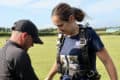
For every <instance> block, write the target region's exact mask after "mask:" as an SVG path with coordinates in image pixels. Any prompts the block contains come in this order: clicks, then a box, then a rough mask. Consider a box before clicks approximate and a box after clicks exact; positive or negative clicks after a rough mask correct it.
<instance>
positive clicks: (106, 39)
mask: <svg viewBox="0 0 120 80" xmlns="http://www.w3.org/2000/svg"><path fill="white" fill-rule="evenodd" d="M56 38H57V37H56V36H49V37H41V39H42V40H43V41H44V45H38V44H37V45H34V47H32V48H30V49H29V51H28V52H29V54H30V57H31V61H32V65H33V67H34V70H35V72H36V74H37V76H38V77H39V79H40V80H44V78H45V77H46V76H47V74H48V72H49V70H50V68H51V67H52V65H53V63H54V61H55V59H56V52H57V51H56ZM6 39H8V38H6V37H1V38H0V47H1V46H3V45H4V43H5V41H6ZM101 39H102V41H103V43H104V44H105V47H106V49H107V50H108V52H109V55H110V56H111V58H112V59H113V62H114V64H115V66H116V69H117V72H118V76H120V62H119V61H120V36H114V35H112V36H110V35H109V36H101ZM97 69H98V71H99V72H100V74H101V75H102V77H101V80H110V79H109V77H108V74H107V71H106V70H105V68H104V66H103V64H102V63H101V61H100V60H99V59H97ZM58 78H59V75H57V76H55V78H54V80H58Z"/></svg>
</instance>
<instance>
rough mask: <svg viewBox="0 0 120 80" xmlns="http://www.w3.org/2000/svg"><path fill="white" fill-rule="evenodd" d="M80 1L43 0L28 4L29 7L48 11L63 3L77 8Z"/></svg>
mask: <svg viewBox="0 0 120 80" xmlns="http://www.w3.org/2000/svg"><path fill="white" fill-rule="evenodd" d="M81 1H82V0H81ZM81 1H80V0H44V1H37V2H35V3H32V4H30V7H32V8H46V9H50V8H53V7H54V6H55V5H57V4H58V3H60V2H65V3H68V4H70V5H72V6H79V5H80V3H81Z"/></svg>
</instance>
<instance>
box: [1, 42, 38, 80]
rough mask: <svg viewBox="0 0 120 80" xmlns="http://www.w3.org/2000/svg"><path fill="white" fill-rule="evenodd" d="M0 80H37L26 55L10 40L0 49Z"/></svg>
mask: <svg viewBox="0 0 120 80" xmlns="http://www.w3.org/2000/svg"><path fill="white" fill-rule="evenodd" d="M0 80H38V78H37V76H36V75H35V72H34V70H33V68H32V65H31V61H30V57H29V55H28V53H27V52H26V51H25V50H24V49H22V48H21V47H20V46H19V45H18V44H16V43H14V42H12V41H10V40H9V41H7V43H6V45H5V46H4V47H3V48H1V49H0Z"/></svg>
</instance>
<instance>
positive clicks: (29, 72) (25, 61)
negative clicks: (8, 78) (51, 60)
mask: <svg viewBox="0 0 120 80" xmlns="http://www.w3.org/2000/svg"><path fill="white" fill-rule="evenodd" d="M16 71H17V72H18V75H19V76H20V77H21V79H23V80H38V78H37V76H36V74H35V72H34V69H33V67H32V65H31V61H30V57H29V56H28V54H27V53H21V56H19V58H18V59H17V62H16Z"/></svg>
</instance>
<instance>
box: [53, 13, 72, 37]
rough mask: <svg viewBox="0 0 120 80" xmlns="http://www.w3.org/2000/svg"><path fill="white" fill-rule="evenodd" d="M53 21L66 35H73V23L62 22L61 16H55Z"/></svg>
mask: <svg viewBox="0 0 120 80" xmlns="http://www.w3.org/2000/svg"><path fill="white" fill-rule="evenodd" d="M52 21H53V23H54V25H56V26H57V28H58V30H59V31H60V32H62V33H63V34H66V35H71V34H72V32H73V26H72V24H73V22H72V21H70V20H69V21H62V20H60V18H59V16H56V15H53V16H52Z"/></svg>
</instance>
